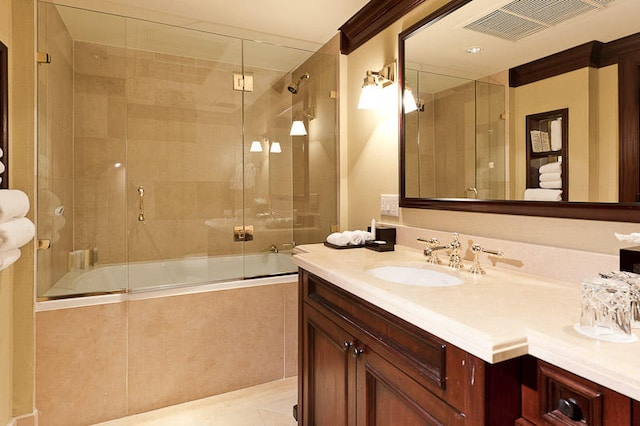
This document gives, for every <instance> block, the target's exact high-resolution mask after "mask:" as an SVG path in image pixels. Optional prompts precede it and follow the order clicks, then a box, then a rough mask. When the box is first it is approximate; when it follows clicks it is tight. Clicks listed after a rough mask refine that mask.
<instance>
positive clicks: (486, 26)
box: [464, 0, 615, 41]
mask: <svg viewBox="0 0 640 426" xmlns="http://www.w3.org/2000/svg"><path fill="white" fill-rule="evenodd" d="M614 1H615V0H515V1H512V2H511V3H508V4H506V5H504V6H502V7H501V8H500V9H498V10H495V11H493V12H491V13H489V14H488V15H485V16H483V17H481V18H479V19H476V20H475V21H473V22H472V23H470V24H468V25H465V27H464V28H467V29H469V30H473V31H478V32H481V33H484V34H489V35H492V36H495V37H500V38H503V39H505V40H510V41H518V40H520V39H522V38H524V37H527V36H530V35H531V34H534V33H537V32H538V31H542V30H544V29H545V28H549V27H552V26H554V25H558V24H560V23H562V22H565V21H567V20H569V19H571V18H575V17H576V16H579V15H582V14H584V13H587V12H591V11H593V10H597V9H604V8H605V7H607V6H608V5H609V4H611V3H613V2H614Z"/></svg>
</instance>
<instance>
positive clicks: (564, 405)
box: [558, 398, 583, 422]
mask: <svg viewBox="0 0 640 426" xmlns="http://www.w3.org/2000/svg"><path fill="white" fill-rule="evenodd" d="M558 411H560V412H561V413H562V414H564V415H565V416H567V417H569V418H570V419H571V420H574V421H576V422H579V421H580V420H582V419H583V415H582V410H581V409H580V406H579V405H578V403H577V402H576V401H575V400H574V399H573V398H568V399H567V398H560V399H559V400H558Z"/></svg>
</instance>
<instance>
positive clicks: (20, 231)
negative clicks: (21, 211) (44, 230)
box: [0, 217, 36, 252]
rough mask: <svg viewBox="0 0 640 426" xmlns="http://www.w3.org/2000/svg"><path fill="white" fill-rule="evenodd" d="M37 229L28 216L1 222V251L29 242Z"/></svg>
mask: <svg viewBox="0 0 640 426" xmlns="http://www.w3.org/2000/svg"><path fill="white" fill-rule="evenodd" d="M35 231H36V228H35V226H33V223H32V222H31V221H30V220H29V219H27V218H26V217H21V218H17V219H11V220H9V221H7V222H4V223H0V252H3V251H9V250H12V249H16V248H19V247H22V246H23V245H25V244H27V243H28V242H29V241H30V240H31V239H32V238H33V236H34V234H35Z"/></svg>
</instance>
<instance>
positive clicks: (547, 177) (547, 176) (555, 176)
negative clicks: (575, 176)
mask: <svg viewBox="0 0 640 426" xmlns="http://www.w3.org/2000/svg"><path fill="white" fill-rule="evenodd" d="M560 179H562V173H560V172H557V173H542V174H541V175H540V182H549V181H552V180H560Z"/></svg>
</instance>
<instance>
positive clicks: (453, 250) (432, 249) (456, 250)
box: [418, 232, 464, 269]
mask: <svg viewBox="0 0 640 426" xmlns="http://www.w3.org/2000/svg"><path fill="white" fill-rule="evenodd" d="M418 241H422V242H425V243H427V247H426V248H425V249H424V255H425V256H426V257H427V262H429V263H437V264H439V263H442V261H441V260H440V259H439V258H438V256H437V254H436V252H438V251H440V250H449V267H450V268H453V269H463V268H464V266H463V265H462V262H461V258H460V249H461V248H462V244H461V243H460V240H459V239H458V233H457V232H454V234H453V241H452V242H451V243H449V244H447V245H444V246H442V245H438V244H440V242H439V241H438V240H437V239H435V238H431V239H428V240H425V239H422V238H418Z"/></svg>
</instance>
